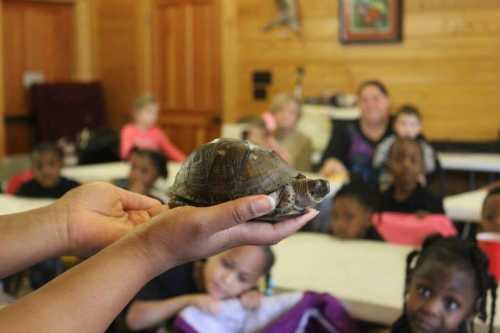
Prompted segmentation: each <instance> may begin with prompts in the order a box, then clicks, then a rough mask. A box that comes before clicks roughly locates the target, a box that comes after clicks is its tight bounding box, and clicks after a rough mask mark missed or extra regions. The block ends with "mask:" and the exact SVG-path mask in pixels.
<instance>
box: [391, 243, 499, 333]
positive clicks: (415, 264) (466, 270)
mask: <svg viewBox="0 0 500 333" xmlns="http://www.w3.org/2000/svg"><path fill="white" fill-rule="evenodd" d="M496 289H497V283H496V281H495V279H494V278H493V277H492V276H491V275H490V274H489V273H488V258H487V257H486V255H485V254H484V253H483V252H482V251H481V250H480V249H479V247H478V246H477V245H476V244H475V243H473V242H470V241H466V240H462V239H460V238H457V237H449V238H443V237H442V236H430V237H428V238H427V239H426V240H425V242H424V244H423V245H422V249H421V250H420V251H413V252H411V253H410V254H409V255H408V257H407V259H406V286H405V294H404V310H403V315H402V316H401V317H400V318H399V319H398V320H397V321H396V323H395V324H394V325H393V327H392V329H391V332H392V333H406V332H411V333H438V332H439V333H468V332H474V328H473V318H474V317H476V316H478V317H479V319H480V320H482V321H483V322H485V321H486V320H487V319H489V332H490V333H492V332H493V320H494V317H495V305H496V304H495V303H496ZM488 292H489V293H490V306H491V310H490V313H489V314H488V313H487V298H488V297H487V295H488ZM488 317H489V318H488Z"/></svg>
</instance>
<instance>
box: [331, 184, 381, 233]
mask: <svg viewBox="0 0 500 333" xmlns="http://www.w3.org/2000/svg"><path fill="white" fill-rule="evenodd" d="M377 195H378V191H377V190H376V189H375V188H374V187H373V186H370V185H369V184H367V183H365V182H363V181H361V180H358V179H354V180H352V181H351V182H350V183H349V184H346V185H344V186H342V188H341V189H340V190H339V191H338V192H337V194H336V195H335V197H334V199H333V200H334V207H333V211H332V217H331V221H330V224H329V226H328V232H329V233H330V234H331V235H333V236H336V237H339V238H341V239H365V240H378V241H382V240H383V238H382V237H381V236H380V235H379V233H378V232H377V230H376V229H375V227H374V226H373V225H372V215H373V213H374V212H375V210H376V207H377V199H378V198H377Z"/></svg>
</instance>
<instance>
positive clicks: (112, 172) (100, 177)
mask: <svg viewBox="0 0 500 333" xmlns="http://www.w3.org/2000/svg"><path fill="white" fill-rule="evenodd" d="M180 166H181V165H180V164H179V163H176V162H169V163H168V174H169V177H168V181H167V183H168V184H172V183H173V182H174V179H175V175H176V174H177V171H179V168H180ZM129 171H130V165H129V164H128V163H127V162H112V163H100V164H89V165H81V166H73V167H66V168H64V169H63V170H62V174H63V175H64V176H65V177H68V178H71V179H74V180H76V181H79V182H80V183H88V182H93V181H111V180H114V179H118V178H127V176H128V173H129Z"/></svg>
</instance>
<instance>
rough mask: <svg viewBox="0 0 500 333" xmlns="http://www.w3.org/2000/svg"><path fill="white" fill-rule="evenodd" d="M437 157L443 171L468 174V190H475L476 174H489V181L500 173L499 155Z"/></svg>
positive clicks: (446, 155)
mask: <svg viewBox="0 0 500 333" xmlns="http://www.w3.org/2000/svg"><path fill="white" fill-rule="evenodd" d="M438 157H439V161H440V162H441V166H442V168H443V169H444V170H456V171H468V172H469V189H470V190H474V189H475V188H476V177H475V173H476V172H487V173H489V174H490V181H493V180H494V179H495V174H497V173H500V154H477V153H438Z"/></svg>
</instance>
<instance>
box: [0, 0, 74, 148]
mask: <svg viewBox="0 0 500 333" xmlns="http://www.w3.org/2000/svg"><path fill="white" fill-rule="evenodd" d="M73 9H74V7H73V4H70V3H52V2H50V3H41V2H33V1H3V8H2V17H3V22H2V24H3V56H4V59H3V63H4V75H3V78H4V82H5V87H4V93H5V116H6V117H28V116H29V110H28V105H27V90H26V88H25V87H24V85H23V78H24V74H25V73H26V72H28V71H33V72H39V73H42V74H43V76H44V81H45V82H51V81H68V80H70V79H72V78H73V77H74V69H75V61H74V59H75V47H74V45H75V44H74V40H75V39H74V26H73V14H74V11H73ZM9 126H10V125H9V124H7V127H9ZM12 126H13V127H12V128H8V129H7V131H6V133H7V139H6V141H7V153H8V154H12V153H21V152H28V151H29V150H30V148H31V141H32V138H31V136H30V134H31V132H32V131H31V130H30V125H29V123H28V124H19V123H16V125H12ZM21 128H22V130H21ZM21 133H23V134H22V135H21Z"/></svg>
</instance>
